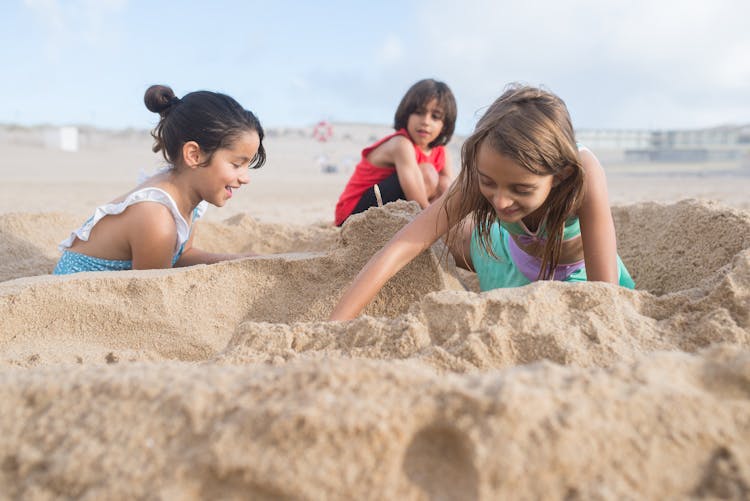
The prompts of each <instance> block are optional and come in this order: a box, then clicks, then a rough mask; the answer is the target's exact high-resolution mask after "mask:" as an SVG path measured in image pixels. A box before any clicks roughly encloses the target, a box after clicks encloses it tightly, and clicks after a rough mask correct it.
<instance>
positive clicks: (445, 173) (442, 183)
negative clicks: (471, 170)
mask: <svg viewBox="0 0 750 501" xmlns="http://www.w3.org/2000/svg"><path fill="white" fill-rule="evenodd" d="M453 178H454V176H453V165H452V162H451V155H450V152H449V151H448V148H446V149H445V166H444V167H443V170H441V171H440V172H438V186H437V193H436V195H437V196H438V197H439V196H440V195H442V194H443V193H445V192H446V191H448V188H450V185H451V183H453Z"/></svg>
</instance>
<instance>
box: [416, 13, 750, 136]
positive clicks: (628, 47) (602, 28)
mask: <svg viewBox="0 0 750 501" xmlns="http://www.w3.org/2000/svg"><path fill="white" fill-rule="evenodd" d="M423 7H424V8H423V9H422V10H423V11H424V12H425V14H424V15H423V16H420V17H419V22H418V23H417V25H416V30H415V31H416V34H415V37H414V41H415V43H416V44H417V47H416V48H415V49H414V50H415V52H421V53H422V54H424V57H422V58H420V59H417V58H414V61H416V66H415V64H414V63H411V64H410V67H409V68H406V66H404V68H402V70H404V71H406V70H411V71H413V70H414V69H415V67H416V68H420V69H421V70H422V71H424V72H431V73H433V74H435V73H436V74H440V75H443V76H444V77H445V79H446V81H447V82H448V83H449V85H451V87H453V88H454V91H456V93H457V94H461V96H460V99H459V103H460V104H462V108H463V109H464V110H467V108H468V110H467V111H470V110H475V109H478V108H480V107H481V106H483V105H486V104H488V103H489V102H490V101H491V100H492V98H494V97H496V96H497V95H498V94H499V92H500V90H501V89H502V87H503V85H504V84H505V83H507V82H511V81H524V82H528V83H532V84H546V85H547V86H549V87H550V88H552V90H553V91H556V92H558V93H560V94H561V95H562V97H564V98H565V99H566V100H568V101H572V102H576V103H578V105H579V106H578V115H579V117H580V118H581V119H582V121H583V122H586V123H588V124H589V125H591V126H594V125H596V124H597V123H598V124H599V126H605V127H644V126H646V125H647V123H646V122H648V123H651V124H654V125H658V126H666V127H677V126H688V127H689V126H701V125H711V124H713V123H715V122H722V121H733V120H734V121H736V120H738V119H742V117H743V116H744V117H745V118H744V120H745V121H747V120H748V117H750V90H748V89H749V88H748V86H747V82H748V81H750V57H748V54H750V50H749V49H750V30H747V28H746V24H747V19H750V2H747V1H746V0H724V1H710V0H684V1H679V2H678V1H665V0H662V1H659V2H651V1H650V0H627V1H626V0H611V1H609V2H600V1H598V0H577V1H573V2H559V1H541V2H540V1H537V2H496V1H481V0H466V1H465V2H461V4H460V5H458V4H456V3H455V2H453V1H452V0H451V1H449V0H434V1H430V2H425V3H424V5H423ZM404 59H407V60H409V59H412V58H409V57H408V55H407V57H405V58H404ZM717 94H718V95H721V94H724V95H725V96H726V98H725V99H716V95H717ZM606 95H609V102H605V101H604V100H603V99H604V97H606ZM587 97H593V98H594V100H595V101H596V103H595V104H587V99H586V98H587ZM738 99H739V101H738ZM743 99H744V101H742V100H743ZM741 102H742V103H743V104H739V103H741ZM634 106H635V108H634ZM655 111H658V116H655V113H654V112H655ZM639 113H640V117H641V118H639ZM464 117H466V115H464ZM703 121H708V122H709V123H704V122H703Z"/></svg>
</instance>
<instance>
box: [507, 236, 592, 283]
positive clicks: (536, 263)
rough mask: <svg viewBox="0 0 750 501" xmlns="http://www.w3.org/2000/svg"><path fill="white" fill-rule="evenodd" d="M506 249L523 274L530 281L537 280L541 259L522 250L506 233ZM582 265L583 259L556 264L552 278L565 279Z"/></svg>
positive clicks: (583, 264) (582, 266)
mask: <svg viewBox="0 0 750 501" xmlns="http://www.w3.org/2000/svg"><path fill="white" fill-rule="evenodd" d="M522 241H523V239H522ZM524 243H525V242H524ZM508 250H509V251H510V257H511V259H513V263H514V264H515V265H516V268H518V270H519V271H520V272H521V273H522V274H523V276H525V277H526V278H528V279H529V280H530V281H532V282H533V281H535V280H537V277H538V276H539V270H540V269H541V267H542V260H541V259H539V258H538V257H535V256H532V255H529V254H527V253H526V252H524V251H523V249H521V248H520V247H519V246H518V244H517V243H516V241H515V240H514V239H513V237H512V236H510V235H508ZM584 266H585V263H584V261H583V259H581V260H580V261H577V262H575V263H570V264H558V265H557V266H556V267H555V273H554V276H553V280H565V279H566V278H568V277H569V276H570V275H572V274H573V273H575V272H576V271H578V270H580V269H583V268H584Z"/></svg>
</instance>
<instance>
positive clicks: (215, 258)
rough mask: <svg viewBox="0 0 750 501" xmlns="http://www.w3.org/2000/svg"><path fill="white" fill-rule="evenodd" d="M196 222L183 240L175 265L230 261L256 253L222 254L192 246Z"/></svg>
mask: <svg viewBox="0 0 750 501" xmlns="http://www.w3.org/2000/svg"><path fill="white" fill-rule="evenodd" d="M197 226H198V223H193V229H192V231H191V232H190V238H188V241H187V242H185V248H184V249H183V251H182V255H181V256H180V259H178V260H177V262H176V263H175V266H178V267H179V266H193V265H194V264H213V263H219V262H221V261H231V260H232V259H241V258H245V257H253V256H257V255H258V254H255V253H252V252H244V253H241V254H224V253H215V252H206V251H204V250H201V249H196V248H195V247H193V236H194V235H195V232H196V230H197Z"/></svg>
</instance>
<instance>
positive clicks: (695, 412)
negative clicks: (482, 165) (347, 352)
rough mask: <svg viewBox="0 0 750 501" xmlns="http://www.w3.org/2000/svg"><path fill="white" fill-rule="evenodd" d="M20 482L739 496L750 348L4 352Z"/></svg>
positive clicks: (27, 486) (50, 492)
mask: <svg viewBox="0 0 750 501" xmlns="http://www.w3.org/2000/svg"><path fill="white" fill-rule="evenodd" d="M0 378H2V382H3V384H2V386H1V388H2V390H0V391H2V402H3V404H2V405H3V412H2V414H0V433H2V436H3V437H4V438H3V440H2V442H1V444H2V445H0V454H2V472H3V473H2V476H0V489H2V491H3V492H4V493H6V495H8V496H9V497H14V498H23V499H28V498H45V499H48V498H58V497H76V498H78V497H85V498H91V499H95V498H107V499H111V498H152V497H153V498H169V499H188V500H190V499H216V498H220V499H369V498H372V497H376V498H385V499H424V498H433V499H435V498H439V499H461V500H464V499H480V498H481V499H511V498H535V499H541V498H545V499H546V498H554V499H561V498H570V499H601V498H641V499H643V498H647V499H663V498H686V497H688V496H694V497H710V498H722V499H743V498H746V497H747V495H748V494H749V493H750V484H749V483H748V482H749V481H750V475H749V472H748V469H747V465H748V464H749V462H750V452H749V451H750V440H748V435H747V419H748V415H750V391H748V388H750V354H749V353H748V351H746V350H739V349H737V348H732V347H724V348H713V349H711V350H710V351H707V352H702V353H701V354H700V355H697V356H695V355H688V354H684V353H657V354H651V355H649V356H646V357H643V358H641V359H639V360H638V361H637V362H634V363H629V364H618V365H616V366H614V367H612V368H611V369H609V370H602V369H588V370H587V369H582V368H576V367H564V366H557V365H553V364H551V363H548V362H545V363H540V364H536V365H531V366H526V367H524V368H518V369H513V370H507V371H503V372H488V373H484V374H481V375H471V376H470V375H463V376H459V375H442V376H440V375H437V374H435V373H434V372H432V371H430V370H427V369H426V368H424V367H422V366H421V365H419V364H414V363H403V362H384V361H361V360H351V361H348V360H337V359H335V358H332V359H327V360H321V361H306V362H300V363H291V364H288V365H287V366H285V367H284V368H283V369H279V368H276V369H273V368H267V367H264V366H258V365H250V366H245V367H241V366H218V365H213V364H209V365H190V364H186V363H180V362H165V363H161V364H140V363H138V364H127V365H124V366H121V367H118V368H117V370H113V369H110V368H97V367H80V368H73V369H70V368H60V367H56V368H55V367H49V368H44V369H38V370H33V371H28V370H18V369H16V370H10V369H6V370H5V371H3V372H1V373H0Z"/></svg>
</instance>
